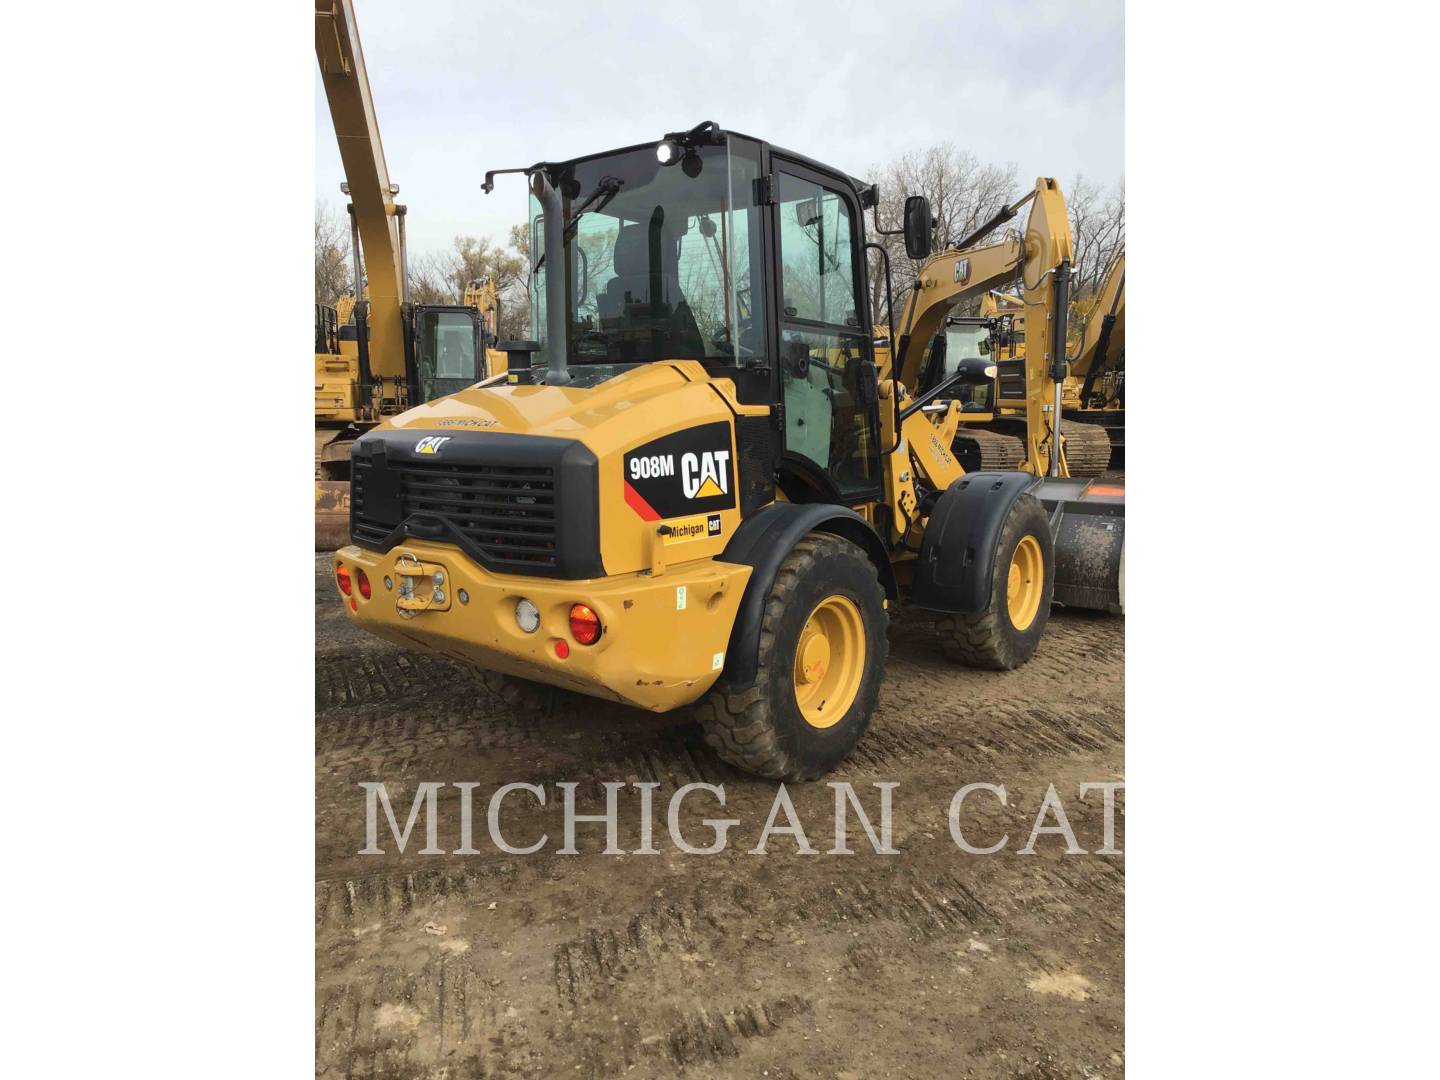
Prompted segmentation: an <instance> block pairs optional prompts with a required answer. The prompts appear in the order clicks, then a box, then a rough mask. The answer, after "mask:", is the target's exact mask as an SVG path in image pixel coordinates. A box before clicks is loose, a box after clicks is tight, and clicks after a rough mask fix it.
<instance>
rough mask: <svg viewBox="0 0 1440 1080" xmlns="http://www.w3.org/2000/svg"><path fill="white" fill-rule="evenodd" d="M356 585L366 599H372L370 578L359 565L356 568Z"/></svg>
mask: <svg viewBox="0 0 1440 1080" xmlns="http://www.w3.org/2000/svg"><path fill="white" fill-rule="evenodd" d="M355 585H356V587H357V588H358V589H359V590H360V595H361V596H363V597H364V598H365V599H366V600H369V599H370V579H369V578H368V577H366V576H365V571H364V570H361V569H360V568H359V567H358V566H357V567H356V568H355Z"/></svg>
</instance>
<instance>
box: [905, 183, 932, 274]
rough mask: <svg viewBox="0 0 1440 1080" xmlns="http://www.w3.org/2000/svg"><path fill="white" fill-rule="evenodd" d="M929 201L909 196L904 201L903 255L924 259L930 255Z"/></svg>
mask: <svg viewBox="0 0 1440 1080" xmlns="http://www.w3.org/2000/svg"><path fill="white" fill-rule="evenodd" d="M930 229H931V221H930V200H929V199H927V198H926V197H925V196H924V195H911V196H910V197H909V198H908V199H906V200H905V254H906V255H908V256H910V258H912V259H924V258H926V257H928V256H929V254H930Z"/></svg>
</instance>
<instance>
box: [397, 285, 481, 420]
mask: <svg viewBox="0 0 1440 1080" xmlns="http://www.w3.org/2000/svg"><path fill="white" fill-rule="evenodd" d="M411 320H412V322H411V326H412V332H411V334H410V335H409V336H408V337H407V341H409V342H413V346H412V351H413V353H414V356H413V364H414V368H415V371H416V374H417V377H418V380H419V391H420V400H421V401H434V400H435V399H436V398H441V397H444V396H445V395H447V394H454V393H458V392H459V391H461V390H464V389H465V388H466V387H467V386H474V385H475V383H477V382H479V381H480V380H481V379H483V378H485V376H486V374H487V373H488V372H487V370H486V366H485V347H486V345H489V344H492V343H493V341H492V336H491V334H490V332H489V331H488V330H487V329H486V328H485V325H484V322H483V320H482V319H481V317H480V313H479V312H478V311H477V310H476V309H475V308H473V307H464V306H451V305H438V304H434V305H432V304H422V305H417V306H416V307H415V308H414V310H413V312H412V314H411Z"/></svg>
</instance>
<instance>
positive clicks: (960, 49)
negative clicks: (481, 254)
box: [315, 0, 1125, 254]
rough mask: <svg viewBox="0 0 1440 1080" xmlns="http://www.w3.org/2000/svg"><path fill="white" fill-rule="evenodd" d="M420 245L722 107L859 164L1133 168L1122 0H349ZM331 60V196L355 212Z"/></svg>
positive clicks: (1065, 172)
mask: <svg viewBox="0 0 1440 1080" xmlns="http://www.w3.org/2000/svg"><path fill="white" fill-rule="evenodd" d="M354 2H355V7H356V16H357V19H358V20H359V23H360V40H361V43H362V45H363V47H364V50H365V62H366V66H367V67H368V69H369V75H370V86H371V90H372V92H373V94H374V98H375V110H376V113H377V115H378V118H379V122H380V131H381V135H382V137H383V139H384V143H385V158H386V162H387V164H388V166H389V170H390V178H391V180H392V181H393V182H395V183H397V184H399V185H400V192H401V194H400V201H401V202H403V203H405V204H406V205H407V206H408V207H409V216H408V218H407V224H408V229H409V238H410V247H411V250H412V252H414V253H416V254H419V253H422V252H426V251H430V250H433V249H436V248H441V247H447V246H448V245H449V243H450V239H451V238H452V237H453V236H455V235H456V234H457V233H469V234H471V235H476V236H491V237H493V238H494V239H496V240H497V241H503V240H504V239H505V237H506V236H507V235H508V232H509V227H510V225H511V224H513V223H515V222H518V221H521V220H523V219H524V217H525V214H526V202H525V186H524V180H523V178H520V177H501V178H500V180H499V182H498V183H497V185H496V189H495V192H494V194H492V195H488V196H487V195H485V194H484V193H483V192H482V191H481V190H480V183H481V181H482V180H483V179H484V173H485V170H486V169H498V168H510V167H515V166H524V165H530V164H532V163H534V162H536V161H541V160H545V159H553V160H562V159H565V158H570V157H577V156H579V155H581V154H586V153H591V152H594V151H597V150H604V149H608V148H612V147H619V146H626V145H629V144H632V143H637V142H646V141H649V140H652V139H657V138H659V137H660V136H661V135H663V134H664V133H665V132H667V131H675V130H678V129H681V128H688V127H692V126H693V125H695V124H697V123H699V122H700V121H702V120H715V121H716V122H718V123H719V124H720V126H721V127H724V128H730V129H733V130H735V131H741V132H744V133H746V134H747V135H754V136H757V137H759V138H762V139H766V140H768V141H770V142H772V143H775V144H777V145H780V146H784V147H787V148H789V149H791V150H795V151H798V152H800V153H803V154H806V155H808V156H810V157H812V158H816V159H818V160H820V161H823V162H825V163H826V164H829V165H833V166H835V167H837V168H840V169H843V170H846V171H848V172H850V173H852V174H854V175H856V176H859V177H861V178H866V177H868V176H869V174H870V173H871V170H872V167H873V166H876V165H878V164H881V163H884V162H886V161H888V160H890V159H892V158H894V157H897V156H899V155H900V154H902V153H904V152H906V151H909V150H922V149H924V148H926V147H929V146H932V145H934V144H936V143H940V142H944V141H947V140H949V141H953V142H954V143H955V144H956V145H957V146H960V147H965V148H968V149H970V150H971V151H972V152H974V153H975V154H976V155H978V156H979V157H980V158H981V159H982V160H985V161H994V162H997V163H1002V164H1004V163H1009V162H1014V163H1015V164H1016V165H1017V166H1018V167H1019V171H1020V177H1021V181H1022V183H1028V181H1029V179H1030V178H1032V177H1034V176H1037V175H1041V174H1044V175H1053V176H1058V177H1059V178H1060V179H1061V181H1062V183H1067V184H1068V183H1069V182H1071V181H1072V180H1073V178H1074V176H1075V174H1076V173H1077V172H1082V173H1084V174H1085V175H1086V176H1087V177H1091V178H1093V179H1095V180H1098V181H1100V182H1102V183H1105V184H1109V183H1111V182H1113V181H1115V180H1117V179H1119V178H1120V177H1121V176H1122V175H1123V173H1124V167H1125V166H1124V88H1125V68H1124V4H1123V2H1121V0H1083V2H1079V0H1071V2H1068V3H1036V2H1025V0H1020V2H1016V0H1008V2H1006V0H994V2H990V3H976V2H971V0H965V2H956V3H950V4H948V5H947V4H945V3H943V2H942V3H936V2H933V0H932V2H931V3H928V4H925V3H909V2H897V0H886V2H874V0H871V2H869V3H849V2H835V0H821V2H812V3H806V4H787V3H785V2H784V0H769V2H766V3H750V2H748V0H723V2H720V3H714V2H712V3H704V4H702V3H690V2H686V0H669V2H667V3H654V2H649V0H643V2H642V0H629V2H627V3H623V4H620V3H608V2H607V3H598V2H593V0H592V2H589V3H576V2H572V0H548V2H540V3H528V2H526V0H512V2H511V3H506V4H494V3H486V2H476V0H470V2H468V3H466V2H460V0H411V2H400V0H354ZM343 178H344V173H343V171H342V170H341V167H340V156H339V154H338V152H337V151H336V149H335V135H334V131H333V129H332V128H331V125H330V114H329V110H328V107H327V106H326V103H325V94H324V90H323V88H322V86H321V83H320V78H319V74H318V70H317V74H316V77H315V191H316V196H317V198H319V199H321V200H323V201H325V202H326V203H328V204H330V205H332V206H334V207H336V208H337V209H342V210H343V208H344V198H343V197H342V196H341V195H340V194H339V184H340V181H341V180H342V179H343Z"/></svg>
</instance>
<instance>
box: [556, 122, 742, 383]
mask: <svg viewBox="0 0 1440 1080" xmlns="http://www.w3.org/2000/svg"><path fill="white" fill-rule="evenodd" d="M552 169H553V171H552V173H551V175H552V177H553V178H554V182H555V186H556V188H557V189H558V191H559V193H560V196H561V199H562V200H563V207H564V212H565V224H564V226H561V225H560V224H559V223H554V226H555V227H563V228H564V230H565V234H566V235H565V247H564V251H565V262H564V266H563V267H560V268H558V269H559V272H562V273H564V274H565V275H566V283H567V286H568V288H567V290H566V295H567V300H568V310H567V312H566V315H567V318H566V327H567V340H566V341H565V342H564V343H563V347H564V348H565V350H566V360H567V363H568V365H569V367H570V371H571V374H572V376H573V378H574V380H575V384H576V385H582V386H583V385H593V384H594V383H596V382H599V381H603V380H604V379H607V378H610V377H612V376H613V375H615V374H618V373H620V372H621V371H624V370H627V369H628V368H630V367H632V366H634V365H636V364H645V363H651V362H653V361H657V360H682V359H683V360H699V361H702V362H705V363H707V364H721V365H736V366H746V365H750V364H759V363H763V362H764V356H763V353H764V317H763V311H762V304H763V297H762V291H761V286H760V277H759V267H760V265H761V256H760V221H759V214H758V212H757V211H758V208H757V207H755V205H754V203H755V186H754V182H755V179H756V178H757V177H758V176H759V174H760V169H759V153H758V147H756V146H755V144H753V143H750V142H749V141H748V140H745V139H741V138H737V137H735V136H733V135H732V136H729V137H728V141H727V143H726V145H723V146H702V147H691V148H689V149H687V150H685V152H684V154H683V156H682V157H681V158H680V160H678V161H676V162H675V163H673V164H670V165H662V164H661V163H660V161H659V160H658V158H657V155H656V149H655V147H654V146H644V147H640V148H638V149H635V150H626V151H621V152H619V153H615V154H606V155H602V156H599V157H594V158H587V159H584V160H581V161H575V162H570V163H566V164H563V165H558V166H553V167H552ZM550 227H552V223H551V222H548V221H546V220H545V215H544V213H543V211H542V209H541V205H540V202H539V200H538V199H536V198H535V196H534V195H533V194H532V195H531V198H530V251H531V259H532V267H533V270H532V273H531V276H530V297H531V306H532V307H531V315H532V321H531V326H532V327H534V329H535V332H536V334H537V336H538V337H539V340H540V345H541V351H540V355H539V357H537V359H536V361H535V363H536V365H537V366H538V365H543V364H547V363H548V362H549V358H550V355H551V349H552V348H553V347H554V345H555V344H556V343H553V342H550V341H548V340H546V338H547V336H548V327H547V324H546V312H545V303H546V292H545V277H546V275H547V274H549V273H551V272H552V268H551V267H549V266H547V265H545V259H544V252H545V230H546V229H548V228H550ZM587 369H588V370H587Z"/></svg>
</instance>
